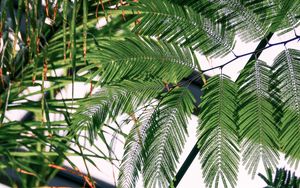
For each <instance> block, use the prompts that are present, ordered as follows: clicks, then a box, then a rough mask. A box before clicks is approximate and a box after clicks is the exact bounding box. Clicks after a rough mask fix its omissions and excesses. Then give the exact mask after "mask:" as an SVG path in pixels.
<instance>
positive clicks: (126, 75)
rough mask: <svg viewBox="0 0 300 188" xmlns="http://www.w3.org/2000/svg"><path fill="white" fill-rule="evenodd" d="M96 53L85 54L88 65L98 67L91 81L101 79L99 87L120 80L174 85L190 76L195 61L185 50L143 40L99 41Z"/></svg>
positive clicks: (188, 51)
mask: <svg viewBox="0 0 300 188" xmlns="http://www.w3.org/2000/svg"><path fill="white" fill-rule="evenodd" d="M100 49H101V50H100V51H97V52H96V53H90V54H88V59H89V60H91V61H90V63H92V64H94V65H95V66H92V67H91V68H94V67H99V69H98V71H96V72H95V73H94V75H93V76H92V77H91V79H92V78H94V77H95V76H97V75H100V77H101V83H102V84H104V83H111V82H117V81H120V80H123V79H145V78H147V79H149V78H150V79H153V78H156V79H157V78H160V79H161V80H164V81H165V82H168V83H169V82H172V83H177V82H179V81H180V80H181V79H182V78H184V77H186V76H188V75H190V74H191V72H192V71H193V69H195V67H196V63H197V59H196V57H195V55H194V54H193V52H192V51H191V50H190V49H189V48H182V47H178V46H177V45H174V44H171V43H165V42H161V41H155V40H152V39H146V38H128V39H126V40H125V41H111V40H110V41H102V43H101V46H100Z"/></svg>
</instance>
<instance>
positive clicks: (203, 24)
mask: <svg viewBox="0 0 300 188" xmlns="http://www.w3.org/2000/svg"><path fill="white" fill-rule="evenodd" d="M136 9H137V10H139V11H141V12H142V13H141V14H140V15H139V16H140V17H142V20H141V22H140V23H139V24H137V25H136V27H135V28H134V29H133V32H136V33H138V34H140V35H147V36H155V37H157V38H159V39H162V40H166V41H169V42H176V43H178V44H180V45H185V46H190V47H192V49H196V50H201V52H202V53H204V54H206V55H215V56H220V55H225V54H227V53H228V52H230V50H231V48H232V44H233V37H234V36H233V35H232V33H231V32H226V31H225V30H224V29H225V27H224V26H223V25H222V24H220V23H214V22H213V21H212V20H210V19H208V18H206V17H203V16H202V15H201V14H199V13H198V12H196V11H195V10H193V9H192V8H190V7H187V6H179V5H177V4H174V3H171V2H170V1H167V0H153V1H147V0H140V1H139V3H138V4H137V7H136Z"/></svg>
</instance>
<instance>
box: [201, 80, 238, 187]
mask: <svg viewBox="0 0 300 188" xmlns="http://www.w3.org/2000/svg"><path fill="white" fill-rule="evenodd" d="M203 92H204V95H203V97H202V102H201V105H200V108H201V113H200V115H199V119H200V120H199V121H200V124H199V128H198V131H199V141H198V147H199V149H200V159H201V164H202V170H203V177H204V181H205V183H206V185H207V187H212V186H215V187H218V185H219V183H220V181H222V183H223V185H224V187H235V184H236V182H237V173H238V163H239V153H238V152H239V148H238V136H237V126H236V120H237V118H236V116H237V115H236V107H237V100H236V92H237V87H236V85H235V83H234V82H232V81H231V80H229V78H228V77H226V76H224V75H217V76H214V77H212V78H210V79H209V80H208V83H207V85H206V86H205V88H204V91H203Z"/></svg>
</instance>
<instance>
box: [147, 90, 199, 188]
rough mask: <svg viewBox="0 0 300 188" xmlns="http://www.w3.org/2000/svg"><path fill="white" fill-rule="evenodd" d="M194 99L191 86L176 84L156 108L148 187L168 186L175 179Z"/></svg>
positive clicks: (149, 140)
mask: <svg viewBox="0 0 300 188" xmlns="http://www.w3.org/2000/svg"><path fill="white" fill-rule="evenodd" d="M194 102H195V100H194V98H193V95H192V94H191V93H190V91H189V90H188V89H187V88H175V89H173V90H172V91H170V92H168V93H167V94H166V96H165V97H164V98H163V99H162V100H161V101H160V103H159V104H158V107H157V108H156V109H155V111H154V114H153V117H152V118H151V122H150V123H151V124H150V127H149V129H148V131H147V137H146V140H145V150H144V152H145V154H144V155H145V161H144V167H143V175H144V182H145V187H157V186H160V187H168V186H169V184H170V183H171V181H172V179H173V177H174V175H175V172H176V164H177V163H178V159H179V155H180V153H181V152H182V148H183V144H184V142H185V136H186V134H187V130H186V129H187V120H188V117H190V115H191V113H192V110H193V108H194Z"/></svg>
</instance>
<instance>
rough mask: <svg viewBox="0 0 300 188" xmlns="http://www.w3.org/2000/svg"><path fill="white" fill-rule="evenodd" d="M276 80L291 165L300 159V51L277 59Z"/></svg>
mask: <svg viewBox="0 0 300 188" xmlns="http://www.w3.org/2000/svg"><path fill="white" fill-rule="evenodd" d="M273 69H274V75H273V76H274V79H277V80H278V83H277V85H278V88H279V89H280V97H281V100H282V104H283V105H282V112H283V114H282V118H281V122H282V131H281V133H282V135H281V142H282V149H283V151H284V152H285V153H286V156H287V157H288V158H289V161H290V163H291V164H293V165H295V166H297V165H298V163H299V159H300V140H299V138H300V125H299V122H300V51H298V50H294V49H286V50H284V51H283V52H281V53H280V54H279V55H278V56H277V57H276V59H275V62H274V65H273Z"/></svg>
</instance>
